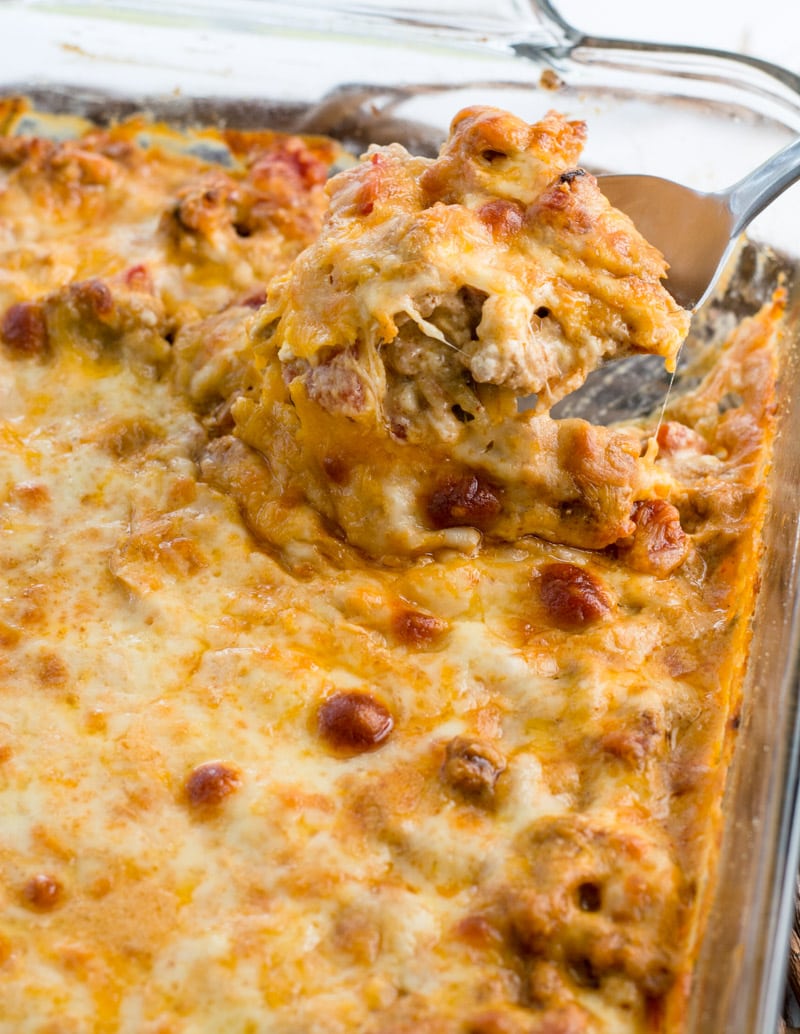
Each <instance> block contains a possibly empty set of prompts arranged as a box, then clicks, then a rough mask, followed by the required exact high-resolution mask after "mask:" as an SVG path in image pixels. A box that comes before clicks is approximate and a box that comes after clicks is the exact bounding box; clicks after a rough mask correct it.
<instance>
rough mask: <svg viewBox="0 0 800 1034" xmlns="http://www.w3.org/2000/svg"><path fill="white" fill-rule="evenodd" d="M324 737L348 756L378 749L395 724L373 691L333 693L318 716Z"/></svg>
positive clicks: (320, 707)
mask: <svg viewBox="0 0 800 1034" xmlns="http://www.w3.org/2000/svg"><path fill="white" fill-rule="evenodd" d="M316 724H317V731H318V732H319V735H320V737H321V739H322V740H323V741H324V742H325V743H326V744H327V745H328V746H329V747H330V748H331V749H332V750H333V751H334V752H335V753H337V754H341V755H343V756H345V757H348V756H351V755H354V754H363V753H365V752H367V751H371V750H376V749H377V748H378V747H380V746H381V745H382V744H383V743H384V742H385V741H386V739H387V737H388V736H389V734H390V733H391V731H392V728H393V727H394V719H393V718H392V715H391V712H390V711H389V709H388V708H387V707H386V706H385V705H384V704H382V703H381V701H380V700H378V699H377V698H376V697H374V696H373V695H372V694H370V693H358V692H342V693H333V694H332V695H331V696H329V697H328V698H327V700H324V701H323V702H322V703H321V704H320V706H319V708H318V710H317V716H316Z"/></svg>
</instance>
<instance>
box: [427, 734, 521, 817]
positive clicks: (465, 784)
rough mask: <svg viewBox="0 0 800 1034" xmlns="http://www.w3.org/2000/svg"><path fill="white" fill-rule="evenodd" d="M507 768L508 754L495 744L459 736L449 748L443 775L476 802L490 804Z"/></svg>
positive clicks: (463, 794) (452, 785) (451, 742)
mask: <svg viewBox="0 0 800 1034" xmlns="http://www.w3.org/2000/svg"><path fill="white" fill-rule="evenodd" d="M505 769H506V760H505V758H504V757H503V755H502V754H501V753H500V751H499V750H498V749H497V748H496V747H494V746H492V744H490V743H485V742H483V741H481V740H479V739H474V738H472V737H469V736H456V737H455V739H452V740H450V742H449V743H448V744H447V747H446V749H445V759H444V764H443V765H442V779H443V781H444V783H445V785H447V786H448V787H450V789H452V790H455V791H457V792H458V793H459V794H461V795H462V796H463V797H465V798H466V799H467V800H469V801H471V802H472V803H474V804H481V805H483V806H488V805H491V804H492V803H493V801H494V792H495V785H496V783H497V780H498V779H499V778H500V776H501V775H502V773H503V772H504V771H505Z"/></svg>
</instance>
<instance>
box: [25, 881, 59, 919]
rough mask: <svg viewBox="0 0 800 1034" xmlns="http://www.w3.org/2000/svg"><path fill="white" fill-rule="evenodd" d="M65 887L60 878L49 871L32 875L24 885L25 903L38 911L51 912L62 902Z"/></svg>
mask: <svg viewBox="0 0 800 1034" xmlns="http://www.w3.org/2000/svg"><path fill="white" fill-rule="evenodd" d="M63 896H64V887H63V884H62V883H61V881H60V880H58V879H57V878H56V877H55V876H51V875H50V874H49V873H44V872H40V873H37V874H36V875H35V876H31V878H30V879H29V880H27V881H26V883H25V884H24V886H23V887H22V893H21V898H22V902H23V904H25V905H27V907H28V908H31V909H33V910H34V911H36V912H49V911H50V910H51V909H53V908H56V906H57V905H59V904H61V901H62V899H63Z"/></svg>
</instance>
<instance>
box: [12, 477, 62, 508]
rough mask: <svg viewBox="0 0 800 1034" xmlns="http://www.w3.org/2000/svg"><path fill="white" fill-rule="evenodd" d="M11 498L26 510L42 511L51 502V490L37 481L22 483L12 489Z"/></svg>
mask: <svg viewBox="0 0 800 1034" xmlns="http://www.w3.org/2000/svg"><path fill="white" fill-rule="evenodd" d="M11 498H12V499H13V500H14V501H15V502H18V503H19V504H20V506H22V507H23V508H24V509H26V510H31V511H35V510H41V509H42V508H43V507H45V506H47V505H48V503H49V502H50V501H51V498H52V496H51V494H50V489H49V488H48V487H47V485H44V484H41V483H40V482H37V481H20V482H18V483H17V484H16V485H14V486H13V487H12V489H11Z"/></svg>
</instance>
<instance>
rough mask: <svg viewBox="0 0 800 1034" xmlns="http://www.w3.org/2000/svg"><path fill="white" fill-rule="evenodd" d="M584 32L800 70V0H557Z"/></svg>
mask: <svg viewBox="0 0 800 1034" xmlns="http://www.w3.org/2000/svg"><path fill="white" fill-rule="evenodd" d="M554 3H555V5H556V7H557V8H558V10H559V12H560V13H561V14H562V16H563V17H564V18H566V19H567V21H569V22H571V23H572V24H573V25H575V26H576V27H578V28H580V29H582V30H583V31H584V32H589V33H591V34H593V35H597V36H612V37H615V38H620V39H641V40H653V41H657V42H659V43H683V44H691V45H697V46H708V47H719V48H720V49H723V50H733V51H737V52H740V53H745V54H750V55H751V56H753V57H759V58H763V59H765V60H768V61H774V62H776V63H777V64H780V65H783V66H784V67H785V68H789V69H791V70H792V71H794V72H798V73H800V0H667V2H659V3H654V2H653V0H554Z"/></svg>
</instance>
